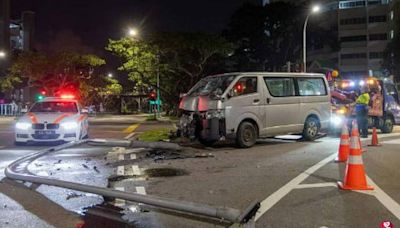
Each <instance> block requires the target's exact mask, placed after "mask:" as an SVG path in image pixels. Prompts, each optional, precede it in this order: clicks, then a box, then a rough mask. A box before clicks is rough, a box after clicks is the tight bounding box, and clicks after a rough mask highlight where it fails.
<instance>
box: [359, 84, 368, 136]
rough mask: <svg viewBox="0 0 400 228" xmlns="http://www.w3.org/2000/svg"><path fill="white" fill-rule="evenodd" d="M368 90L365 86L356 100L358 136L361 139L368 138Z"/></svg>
mask: <svg viewBox="0 0 400 228" xmlns="http://www.w3.org/2000/svg"><path fill="white" fill-rule="evenodd" d="M368 92H369V89H368V87H367V86H364V87H362V88H361V94H360V95H359V96H358V98H357V100H356V117H357V123H358V128H359V131H360V135H361V137H362V138H367V137H368V104H369V100H370V97H369V93H368Z"/></svg>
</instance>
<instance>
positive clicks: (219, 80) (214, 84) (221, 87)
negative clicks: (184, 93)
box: [188, 75, 237, 96]
mask: <svg viewBox="0 0 400 228" xmlns="http://www.w3.org/2000/svg"><path fill="white" fill-rule="evenodd" d="M236 76H237V75H225V76H212V77H206V78H203V79H201V80H200V81H199V82H198V83H197V84H196V85H195V86H193V88H192V89H191V90H190V91H189V93H188V95H189V96H199V95H203V96H204V95H222V94H223V93H224V91H225V90H226V88H228V86H229V85H230V84H231V82H232V81H233V79H235V77H236Z"/></svg>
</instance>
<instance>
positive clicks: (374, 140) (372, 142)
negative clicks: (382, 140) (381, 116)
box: [368, 127, 381, 146]
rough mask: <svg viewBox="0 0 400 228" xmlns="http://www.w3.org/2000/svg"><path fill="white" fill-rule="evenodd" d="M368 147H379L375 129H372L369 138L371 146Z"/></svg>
mask: <svg viewBox="0 0 400 228" xmlns="http://www.w3.org/2000/svg"><path fill="white" fill-rule="evenodd" d="M368 146H381V144H379V142H378V134H377V133H376V127H374V128H373V129H372V138H371V144H369V145H368Z"/></svg>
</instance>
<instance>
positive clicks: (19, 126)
mask: <svg viewBox="0 0 400 228" xmlns="http://www.w3.org/2000/svg"><path fill="white" fill-rule="evenodd" d="M15 127H16V128H17V129H20V130H28V129H29V128H31V127H32V124H31V123H24V122H18V123H17V124H15Z"/></svg>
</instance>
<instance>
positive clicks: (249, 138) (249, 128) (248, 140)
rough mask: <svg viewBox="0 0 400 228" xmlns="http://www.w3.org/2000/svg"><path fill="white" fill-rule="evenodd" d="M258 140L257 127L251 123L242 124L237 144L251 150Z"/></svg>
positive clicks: (238, 132)
mask: <svg viewBox="0 0 400 228" xmlns="http://www.w3.org/2000/svg"><path fill="white" fill-rule="evenodd" d="M256 140H257V129H256V127H255V126H254V125H253V124H252V123H250V122H247V121H245V122H242V123H241V124H240V125H239V128H238V131H237V137H236V144H237V145H238V146H239V147H241V148H249V147H252V146H253V145H254V144H255V143H256Z"/></svg>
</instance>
